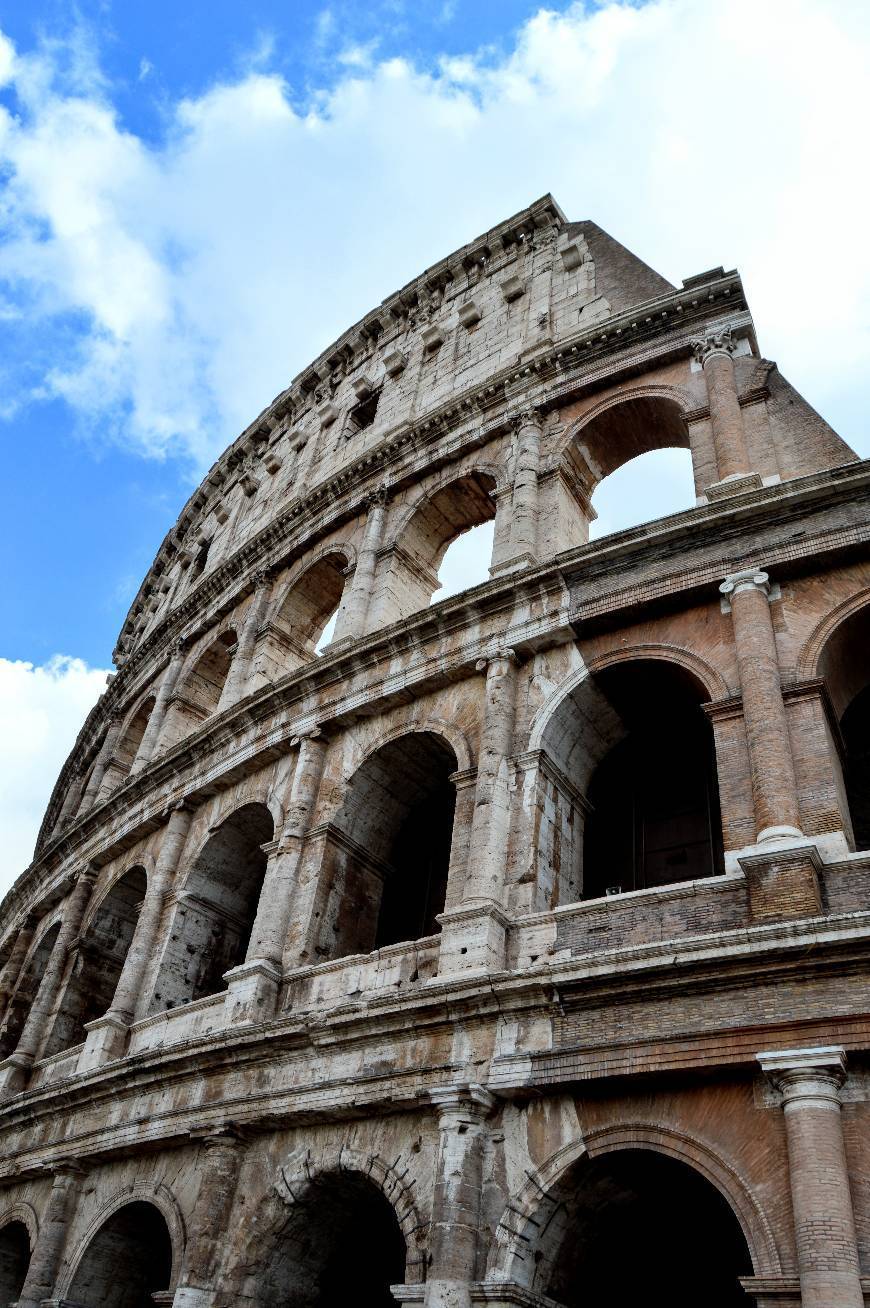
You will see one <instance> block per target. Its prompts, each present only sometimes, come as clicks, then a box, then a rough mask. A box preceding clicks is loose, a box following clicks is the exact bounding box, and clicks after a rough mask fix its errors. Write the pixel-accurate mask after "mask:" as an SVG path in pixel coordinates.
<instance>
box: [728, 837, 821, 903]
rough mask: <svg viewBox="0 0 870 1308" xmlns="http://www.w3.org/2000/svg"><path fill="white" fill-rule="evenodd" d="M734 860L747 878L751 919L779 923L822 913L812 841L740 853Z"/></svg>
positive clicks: (818, 862)
mask: <svg viewBox="0 0 870 1308" xmlns="http://www.w3.org/2000/svg"><path fill="white" fill-rule="evenodd" d="M737 861H738V862H739V864H740V866H741V868H742V869H743V873H744V875H745V877H746V886H747V889H748V891H749V917H750V920H751V921H753V922H782V921H785V920H787V919H789V918H801V917H818V916H819V914H820V913H821V911H822V899H821V892H820V890H819V870H820V868H821V866H822V860H821V857H820V856H819V851H818V850H817V849H816V846H815V845H814V844H812V842H810V841H803V842H802V843H801V844H799V845H790V846H789V845H779V846H778V847H777V848H771V849H769V850H759V851H758V852H757V853H751V854H741V855H739V856H738V860H737Z"/></svg>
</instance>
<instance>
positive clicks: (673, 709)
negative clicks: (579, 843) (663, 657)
mask: <svg viewBox="0 0 870 1308" xmlns="http://www.w3.org/2000/svg"><path fill="white" fill-rule="evenodd" d="M596 682H597V683H598V685H599V688H600V689H601V690H602V691H603V693H604V694H605V695H606V697H607V699H608V700H609V701H610V703H611V704H612V706H613V708H614V709H615V710H616V712H617V714H618V715H619V717H620V718H621V719H622V722H623V723H624V725H625V728H626V733H627V734H626V735H625V737H624V738H623V739H622V740H621V741H620V742H619V743H618V744H616V745H614V746H613V748H612V749H611V750H610V751H609V752H608V753H607V754H606V755H605V757H604V759H603V760H602V762H601V763H600V764H599V765H598V767H597V768H596V770H595V772H594V773H593V775H592V779H591V781H590V784H589V789H588V792H587V799H588V801H589V803H590V805H591V812H590V813H589V815H588V817H587V820H586V829H585V841H584V856H583V869H584V875H583V898H584V899H597V898H598V897H600V896H602V895H606V894H614V893H621V892H623V891H628V890H642V889H646V888H649V887H653V886H662V885H669V884H671V883H674V882H679V881H693V880H696V879H697V878H700V877H709V876H714V875H716V874H717V873H720V872H721V871H722V867H723V854H722V837H721V823H720V816H719V792H718V786H717V782H716V760H715V753H714V745H713V732H712V729H711V727H710V723H709V722H708V720H707V718H706V716H705V714H704V711H703V709H702V708H701V698H702V696H703V692H702V691H701V690H700V688H699V686H698V684H697V682H696V681H695V680H694V678H692V677H691V676H690V674H688V673H686V672H684V671H683V669H682V668H678V667H675V666H674V665H672V664H668V663H665V662H660V661H653V660H647V661H642V662H638V663H632V664H622V665H619V664H617V665H616V666H614V667H612V668H607V669H605V670H604V671H603V672H601V673H599V674H598V676H597V677H596Z"/></svg>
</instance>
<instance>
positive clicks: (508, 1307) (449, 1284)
mask: <svg viewBox="0 0 870 1308" xmlns="http://www.w3.org/2000/svg"><path fill="white" fill-rule="evenodd" d="M390 1294H391V1295H392V1296H393V1298H394V1299H395V1300H396V1302H397V1303H421V1304H425V1305H426V1308H469V1305H474V1304H489V1306H490V1308H563V1305H562V1304H561V1303H559V1302H557V1300H555V1299H548V1298H546V1296H545V1295H543V1294H536V1293H535V1292H534V1291H533V1290H526V1289H524V1288H523V1287H522V1286H520V1285H514V1284H512V1283H510V1282H502V1281H447V1280H440V1279H432V1280H429V1281H426V1283H425V1284H423V1285H391V1286H390ZM451 1296H452V1297H451Z"/></svg>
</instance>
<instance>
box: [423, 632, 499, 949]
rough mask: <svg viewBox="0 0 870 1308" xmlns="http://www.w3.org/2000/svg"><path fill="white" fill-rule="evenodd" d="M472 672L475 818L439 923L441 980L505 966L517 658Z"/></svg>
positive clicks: (485, 662)
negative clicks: (479, 711)
mask: <svg viewBox="0 0 870 1308" xmlns="http://www.w3.org/2000/svg"><path fill="white" fill-rule="evenodd" d="M476 667H477V670H478V671H480V672H482V671H484V670H485V671H486V682H485V686H484V703H483V724H482V729H481V738H480V751H479V758H478V763H477V780H476V783H475V792H474V814H473V817H472V821H471V838H470V841H469V853H468V868H467V872H466V877H465V887H464V890H463V893H462V898H461V902H460V903H459V905H458V906H457V907H456V908H455V909H451V910H450V911H449V912H446V913H443V914H442V915H441V919H440V920H441V925H442V940H441V953H440V962H439V971H440V972H441V973H442V975H443V974H444V973H449V972H453V971H458V970H462V971H465V970H467V969H470V968H475V969H480V970H482V971H492V970H496V971H498V970H500V969H501V967H503V966H504V950H505V931H506V927H507V918H506V916H505V913H504V909H503V892H504V879H505V870H506V867H507V846H508V835H509V833H510V756H511V752H512V748H513V731H514V699H515V696H516V679H517V678H516V669H517V657H516V655H515V654H514V651H513V650H511V649H500V650H496V651H494V652H493V653H491V654H488V655H487V656H486V657H484V658H482V659H479V660H478V662H477V664H476Z"/></svg>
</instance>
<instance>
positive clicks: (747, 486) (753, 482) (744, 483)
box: [704, 472, 764, 503]
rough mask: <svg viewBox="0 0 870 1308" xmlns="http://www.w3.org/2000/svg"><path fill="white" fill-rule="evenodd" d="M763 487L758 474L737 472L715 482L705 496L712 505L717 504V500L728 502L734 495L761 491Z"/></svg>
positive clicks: (705, 492) (708, 488)
mask: <svg viewBox="0 0 870 1308" xmlns="http://www.w3.org/2000/svg"><path fill="white" fill-rule="evenodd" d="M763 485H764V483H763V482H762V480H761V474H760V473H758V472H735V473H732V475H731V476H730V477H723V478H722V480H721V481H714V482H713V484H712V486H708V487H707V488H706V490H705V491H704V494H705V495H706V496H707V499H708V500H709V501H710V502H711V503H715V502H716V500H727V499H729V498H730V497H731V496H732V495H742V494H743V493H744V492H745V491H753V490H761V487H762V486H763Z"/></svg>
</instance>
